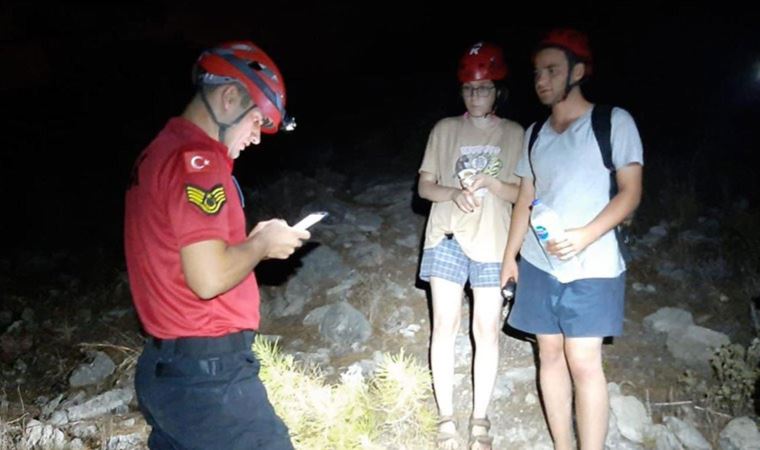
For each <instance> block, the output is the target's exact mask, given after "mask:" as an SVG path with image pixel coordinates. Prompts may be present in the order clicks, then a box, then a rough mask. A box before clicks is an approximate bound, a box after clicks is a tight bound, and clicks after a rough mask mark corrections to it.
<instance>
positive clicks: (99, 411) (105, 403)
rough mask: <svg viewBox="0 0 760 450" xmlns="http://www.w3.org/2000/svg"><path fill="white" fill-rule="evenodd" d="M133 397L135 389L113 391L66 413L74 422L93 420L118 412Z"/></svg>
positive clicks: (73, 407)
mask: <svg viewBox="0 0 760 450" xmlns="http://www.w3.org/2000/svg"><path fill="white" fill-rule="evenodd" d="M133 397H134V390H133V389H113V390H111V391H108V392H105V393H103V394H100V395H98V396H96V397H93V398H91V399H90V400H88V401H86V402H84V403H82V404H81V405H76V406H72V407H71V408H69V409H68V410H67V411H66V413H67V414H68V416H69V420H70V421H72V422H76V421H78V420H83V419H91V418H93V417H98V416H102V415H105V414H108V413H110V412H112V411H114V410H117V409H118V408H119V407H120V406H126V405H128V404H129V402H130V401H131V400H132V398H133Z"/></svg>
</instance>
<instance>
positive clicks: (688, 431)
mask: <svg viewBox="0 0 760 450" xmlns="http://www.w3.org/2000/svg"><path fill="white" fill-rule="evenodd" d="M663 421H664V422H665V425H666V426H667V427H668V429H669V430H670V431H672V432H673V434H675V435H676V437H677V438H678V440H679V441H680V442H681V444H683V446H684V448H685V449H686V450H712V447H711V446H710V443H709V442H707V440H706V439H705V438H704V437H703V436H702V434H701V433H700V432H699V430H697V428H696V427H695V426H694V425H692V424H690V423H688V422H684V421H683V420H681V419H679V418H677V417H673V416H666V417H665V418H664V419H663Z"/></svg>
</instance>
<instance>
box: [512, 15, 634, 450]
mask: <svg viewBox="0 0 760 450" xmlns="http://www.w3.org/2000/svg"><path fill="white" fill-rule="evenodd" d="M533 66H534V69H535V78H534V87H535V90H536V94H537V95H538V98H539V100H540V101H541V103H542V104H544V105H546V106H548V107H549V108H551V115H550V116H549V117H548V119H546V120H545V121H540V122H536V123H534V124H533V125H531V126H530V127H529V128H528V131H527V136H529V138H527V139H526V141H527V145H526V146H525V148H524V149H523V153H522V156H521V158H520V162H519V163H518V164H517V170H516V172H515V173H516V174H517V175H518V176H519V177H520V179H521V181H520V191H519V194H518V198H517V202H516V203H515V207H514V210H513V213H512V228H511V230H510V233H509V239H508V243H507V248H506V250H505V252H504V259H503V261H502V273H501V280H502V281H506V280H508V279H515V280H517V281H518V283H517V292H516V295H515V303H514V305H513V306H512V310H511V312H510V316H509V325H510V326H512V327H514V328H516V329H519V330H522V331H524V332H526V333H532V334H535V335H536V340H537V342H538V352H539V361H540V363H539V371H538V374H539V384H540V386H541V393H542V401H543V404H544V408H545V412H546V420H547V423H548V425H549V431H550V432H551V436H552V439H553V441H554V448H556V449H558V450H569V449H571V448H581V449H584V450H601V449H602V448H604V442H605V436H606V433H607V420H608V411H609V401H608V397H607V382H606V378H605V375H604V369H603V366H602V341H603V339H604V338H605V337H607V336H619V335H620V334H622V330H623V312H624V297H625V270H626V266H625V261H624V259H623V257H622V253H621V250H620V246H619V244H618V242H617V237H616V235H615V230H614V229H615V227H616V226H617V225H618V224H620V223H621V222H623V221H624V220H625V218H626V217H627V216H629V214H631V213H632V212H633V211H634V210H635V209H636V207H637V206H638V204H639V201H640V199H641V180H642V166H643V149H642V144H641V139H640V137H639V133H638V130H637V128H636V125H635V123H634V121H633V118H632V117H631V115H630V114H629V113H628V112H627V111H625V110H624V109H622V108H617V107H615V108H611V109H610V108H606V107H602V106H601V105H594V104H592V103H591V102H589V101H588V100H586V98H585V97H584V95H583V92H582V91H581V83H582V82H583V81H585V80H586V79H587V77H588V76H589V75H590V74H591V71H592V58H591V51H590V50H589V45H588V39H587V37H586V36H585V34H583V33H581V32H579V31H577V30H571V29H558V30H554V31H552V32H550V33H548V34H547V35H546V36H545V37H544V38H543V39H542V40H541V41H540V43H539V45H538V49H537V51H536V53H535V54H534V57H533ZM599 111H607V113H605V114H606V117H604V121H605V122H606V125H607V128H606V130H607V132H606V133H605V134H606V137H601V138H600V137H599V136H597V131H596V130H598V129H599V128H600V126H599V124H600V122H602V121H601V120H600V119H599V118H600V117H602V115H600V113H599ZM601 139H604V142H607V143H609V145H610V146H611V155H609V159H610V161H609V166H608V164H607V161H605V159H606V157H605V156H604V155H603V154H600V153H601V145H602V144H603V141H602V140H601ZM608 167H609V168H608ZM614 186H617V189H616V190H615V189H614V188H613V187H614ZM536 198H539V199H541V202H542V203H544V204H546V205H547V206H549V207H550V208H551V209H553V210H554V211H556V212H557V213H558V214H559V216H560V217H561V218H562V222H563V224H564V226H565V227H567V229H566V230H565V233H564V235H563V236H562V237H561V238H560V239H559V240H552V241H550V242H549V244H548V245H547V246H546V248H545V249H544V248H543V247H542V245H541V243H540V242H539V241H538V239H537V238H536V235H535V233H532V232H529V231H528V228H529V223H530V214H531V212H530V205H531V202H532V201H533V200H534V199H536ZM518 252H519V253H520V261H519V263H518V262H517V261H516V256H517V253H518ZM547 253H548V254H550V255H553V256H555V257H557V258H560V259H569V258H574V259H576V260H577V262H578V264H577V266H576V267H577V269H576V270H575V271H574V272H575V273H573V274H572V275H571V276H570V277H561V278H562V281H559V278H558V275H559V273H560V269H558V268H557V267H554V266H553V265H552V263H551V262H550V259H549V258H548V256H547ZM573 400H574V402H575V408H574V411H575V416H576V419H577V420H576V426H577V430H578V442H579V446H578V447H576V446H575V445H574V443H573V441H574V439H573V420H572V417H573Z"/></svg>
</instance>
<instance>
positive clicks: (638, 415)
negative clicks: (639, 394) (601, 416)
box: [610, 395, 652, 444]
mask: <svg viewBox="0 0 760 450" xmlns="http://www.w3.org/2000/svg"><path fill="white" fill-rule="evenodd" d="M610 409H611V410H612V414H614V415H615V419H616V423H617V427H618V429H619V430H620V434H621V435H622V436H623V437H624V438H626V439H628V440H629V441H632V442H636V443H639V444H641V443H642V442H644V437H645V436H647V435H648V434H650V433H651V430H650V428H651V426H652V419H650V418H649V416H648V415H647V411H646V408H644V404H643V403H641V401H639V399H637V398H636V397H634V396H632V395H613V396H610Z"/></svg>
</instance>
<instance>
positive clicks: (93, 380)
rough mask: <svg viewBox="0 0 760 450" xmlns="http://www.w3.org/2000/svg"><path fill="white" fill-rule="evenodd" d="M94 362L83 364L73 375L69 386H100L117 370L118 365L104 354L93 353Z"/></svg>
mask: <svg viewBox="0 0 760 450" xmlns="http://www.w3.org/2000/svg"><path fill="white" fill-rule="evenodd" d="M92 355H93V356H94V358H93V360H92V362H90V363H87V364H82V365H80V366H79V367H77V368H76V369H74V371H73V372H72V373H71V376H70V377H69V385H70V386H71V387H82V386H89V385H92V384H99V383H101V382H103V381H104V380H105V379H106V378H108V377H109V376H111V374H113V373H114V371H115V370H116V364H114V362H113V360H111V358H110V357H109V356H108V355H106V354H105V353H103V352H93V353H92Z"/></svg>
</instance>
